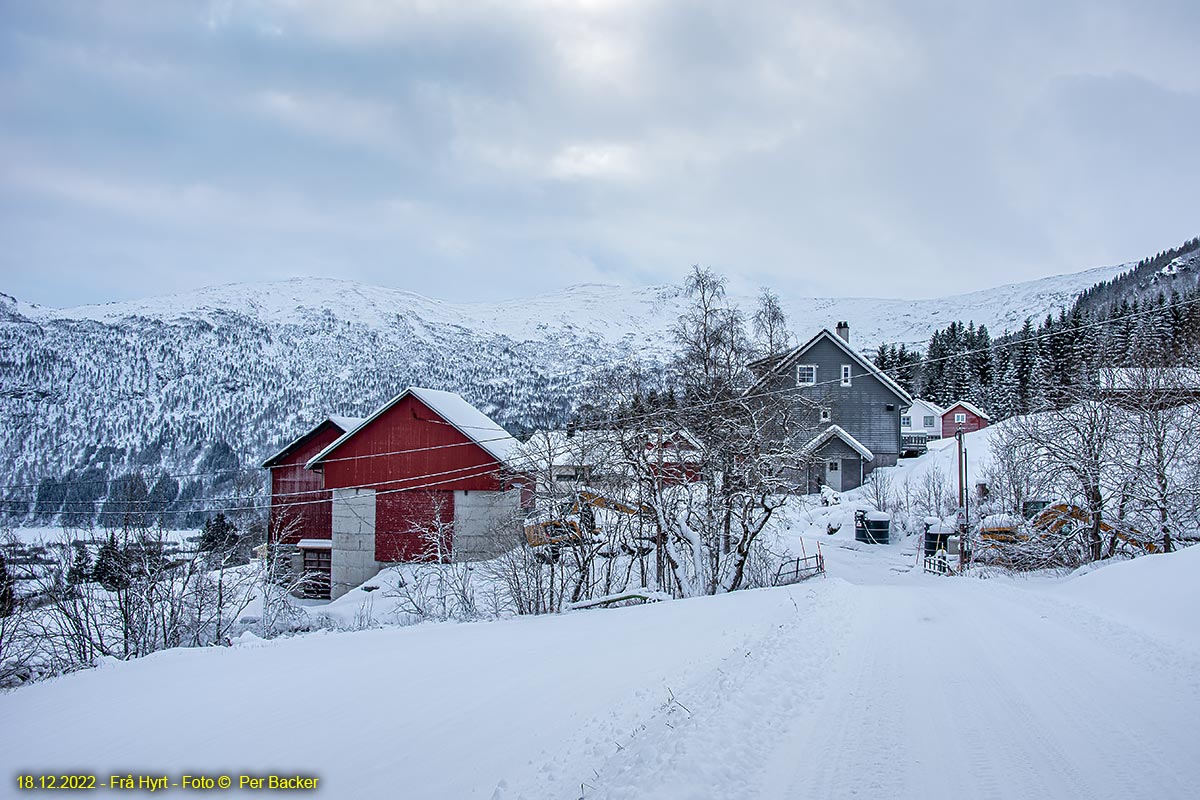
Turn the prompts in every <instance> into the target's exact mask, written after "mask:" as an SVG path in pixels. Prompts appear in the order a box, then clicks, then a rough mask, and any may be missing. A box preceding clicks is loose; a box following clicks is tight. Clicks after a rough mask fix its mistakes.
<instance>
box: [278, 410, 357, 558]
mask: <svg viewBox="0 0 1200 800" xmlns="http://www.w3.org/2000/svg"><path fill="white" fill-rule="evenodd" d="M341 435H342V431H341V430H339V429H338V428H337V426H335V425H333V424H331V423H329V422H325V423H324V424H323V425H320V426H318V427H317V428H316V429H315V430H314V432H313V433H312V434H310V436H309V438H308V439H306V440H304V441H301V442H300V443H299V444H298V445H297V446H296V448H295V449H294V450H292V452H290V453H288V454H287V455H286V456H285V457H284V458H283V460H282V461H280V462H279V463H278V464H276V465H275V466H273V467H271V528H270V539H271V541H272V542H277V541H282V542H284V543H285V544H295V543H296V542H298V541H300V540H301V539H329V538H331V536H332V505H331V498H330V493H329V492H328V491H325V486H324V483H323V481H322V476H321V473H319V472H313V471H311V470H307V469H305V468H304V464H305V463H306V462H307V461H308V460H309V459H310V458H312V457H313V456H315V455H316V454H317V453H319V452H321V451H322V450H324V449H325V448H326V447H328V446H329V445H331V444H333V442H334V440H335V439H337V438H338V437H339V436H341ZM314 500H317V501H320V502H317V503H314V502H312V501H314Z"/></svg>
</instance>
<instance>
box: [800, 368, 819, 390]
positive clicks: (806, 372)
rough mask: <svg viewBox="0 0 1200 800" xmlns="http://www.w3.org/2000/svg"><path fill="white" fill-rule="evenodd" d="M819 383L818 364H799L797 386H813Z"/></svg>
mask: <svg viewBox="0 0 1200 800" xmlns="http://www.w3.org/2000/svg"><path fill="white" fill-rule="evenodd" d="M816 382H817V365H816V364H799V365H797V366H796V385H797V386H812V385H813V384H814V383H816Z"/></svg>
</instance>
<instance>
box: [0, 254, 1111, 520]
mask: <svg viewBox="0 0 1200 800" xmlns="http://www.w3.org/2000/svg"><path fill="white" fill-rule="evenodd" d="M1127 267H1128V265H1120V266H1115V267H1101V268H1097V269H1092V270H1087V271H1084V272H1081V273H1074V274H1071V275H1065V276H1052V277H1049V278H1043V279H1040V280H1038V281H1033V282H1026V283H1021V284H1010V285H1008V286H1003V287H998V288H997V289H993V290H982V291H977V292H970V293H966V294H963V295H958V296H952V297H949V298H934V299H926V300H917V301H908V300H888V299H879V298H796V297H793V298H790V299H789V298H785V300H784V306H785V308H786V309H787V310H788V312H789V314H790V327H791V329H792V330H793V331H794V332H795V334H796V335H797V337H798V338H807V336H808V335H809V334H811V333H812V332H814V331H815V330H816V329H819V328H821V327H829V326H832V325H833V324H834V323H835V322H836V321H837V320H841V319H846V320H849V321H850V323H851V326H852V341H853V343H854V345H855V346H856V347H857V348H859V349H860V350H866V349H868V348H870V347H871V346H873V345H877V344H879V343H881V342H892V341H896V342H907V343H910V344H914V345H923V344H924V342H925V341H927V339H928V337H929V335H930V334H931V333H932V331H933V330H934V329H935V328H941V327H945V325H947V324H949V322H951V321H954V320H957V319H964V320H965V319H974V320H975V322H976V324H979V323H981V322H982V323H984V324H987V325H988V326H989V328H993V329H994V330H996V332H999V330H1000V329H1003V328H1005V327H1012V328H1015V327H1017V326H1018V325H1019V324H1020V323H1021V322H1023V321H1024V319H1025V317H1026V316H1027V315H1030V314H1032V315H1034V316H1037V315H1040V314H1044V313H1045V312H1046V311H1047V310H1051V309H1054V308H1057V307H1060V306H1067V305H1069V304H1070V303H1071V302H1073V301H1074V298H1075V297H1076V296H1077V295H1078V294H1079V292H1081V291H1082V290H1084V289H1086V288H1087V287H1088V286H1090V285H1092V284H1095V283H1096V282H1097V281H1099V280H1102V279H1104V278H1105V277H1112V276H1113V275H1116V274H1118V273H1120V272H1121V271H1123V270H1125V269H1127ZM730 299H731V300H733V301H735V302H737V303H738V304H739V305H740V306H741V307H742V309H743V310H744V311H745V312H747V313H750V312H752V309H753V305H752V304H753V298H743V297H734V298H730ZM685 304H686V297H685V296H684V294H683V291H682V289H681V288H680V287H678V286H671V285H665V286H649V287H632V288H630V287H621V286H612V285H595V284H584V285H578V286H573V287H568V288H567V289H563V290H557V291H553V292H549V293H542V294H539V295H535V296H533V297H528V298H521V299H516V300H505V301H499V302H496V303H449V302H446V301H440V300H436V299H433V298H427V297H425V296H423V295H419V294H416V293H414V292H408V291H406V290H401V289H388V288H384V287H376V286H371V285H369V284H360V283H356V282H352V281H342V280H339V279H327V278H317V279H312V278H301V279H292V280H287V281H275V282H254V283H242V284H226V285H222V286H215V287H208V288H206V289H200V290H195V291H192V292H189V293H180V294H174V295H166V296H161V297H157V298H147V299H144V300H136V301H121V302H116V303H109V304H103V305H92V306H80V307H75V308H68V309H52V308H48V307H45V306H37V305H33V304H30V303H25V302H23V301H21V300H19V299H11V298H8V297H7V296H6V297H4V298H0V486H6V487H10V488H9V489H8V490H6V491H5V492H4V493H3V495H2V496H0V499H2V500H3V501H4V504H3V508H4V509H5V510H6V511H7V512H8V520H9V521H10V522H14V521H15V522H18V523H27V522H33V523H35V524H50V523H52V522H58V523H60V524H63V523H64V522H69V523H70V524H73V525H81V526H82V525H87V524H92V523H94V522H95V521H96V520H97V519H102V518H103V517H98V516H97V515H96V514H95V513H93V512H94V511H96V510H101V509H103V508H108V507H109V506H110V504H111V503H113V502H114V499H113V496H112V491H116V489H113V490H112V491H108V492H107V494H106V492H105V491H104V489H106V488H108V487H109V486H119V487H121V489H120V491H122V492H124V493H125V494H129V495H132V496H137V497H142V496H146V497H153V498H156V500H155V502H156V503H157V504H158V505H157V507H159V508H160V509H161V510H162V514H163V516H162V520H163V522H164V524H167V525H168V526H169V527H191V526H195V525H198V524H200V523H201V522H202V521H203V514H202V513H201V511H200V510H201V509H203V508H204V507H205V506H204V505H203V503H202V501H203V499H204V498H206V497H215V496H221V495H230V494H235V493H240V492H243V491H246V489H245V487H244V486H241V484H240V483H239V482H244V481H245V480H247V475H249V478H248V480H250V483H252V484H253V483H255V482H257V483H258V484H259V485H261V473H256V472H255V470H256V468H257V466H258V464H259V463H260V461H261V459H262V457H263V456H264V455H265V454H267V453H270V452H273V451H274V450H275V449H278V447H279V445H280V444H282V443H283V442H286V441H290V440H291V439H294V438H295V436H296V435H297V434H298V433H300V432H302V431H303V430H305V429H306V428H307V427H308V426H310V425H312V424H313V423H314V422H315V421H318V420H320V419H322V418H324V417H325V416H327V415H328V414H330V413H338V414H345V415H349V416H363V415H365V414H367V413H369V412H370V411H371V410H372V409H374V408H375V407H376V406H378V404H380V403H382V402H384V401H385V400H387V399H388V398H389V397H392V396H394V395H395V394H396V393H397V391H399V390H400V389H402V388H404V387H405V386H408V385H421V386H428V387H430V388H433V389H447V390H451V391H456V392H458V393H460V394H462V395H463V396H464V397H465V398H466V399H467V400H468V401H469V402H471V403H473V404H475V405H476V406H478V407H479V408H480V409H482V410H483V411H484V412H485V413H488V414H489V415H491V416H493V417H494V418H495V419H496V420H497V421H499V422H500V423H502V424H504V425H506V426H507V427H509V428H510V429H511V430H513V431H520V430H529V429H534V428H539V427H555V426H561V425H562V424H563V423H564V422H565V421H566V419H567V418H568V417H569V414H570V412H571V410H572V409H573V407H574V404H575V402H576V398H577V396H578V392H579V389H580V387H581V386H582V384H583V382H584V380H585V379H586V377H587V375H588V374H589V373H591V372H592V371H594V370H596V369H598V368H601V367H605V366H609V365H612V364H614V363H619V362H628V361H630V360H633V359H638V360H643V361H646V362H648V363H649V364H650V365H651V366H653V365H655V364H657V365H660V366H661V364H663V363H664V362H665V360H666V359H667V358H668V356H669V352H670V346H671V344H670V343H671V336H670V330H671V327H672V326H673V325H674V323H675V322H676V320H677V318H678V316H679V314H680V313H681V312H682V310H683V309H684V307H685ZM201 471H204V472H207V473H211V476H210V477H197V478H187V479H184V480H176V479H174V478H168V477H165V475H167V474H170V475H188V474H191V473H195V472H201ZM131 475H133V476H135V477H133V478H130V479H129V480H128V481H125V478H126V477H127V476H131ZM138 475H142V476H144V478H142V477H136V476H138ZM85 477H86V479H87V480H90V481H92V484H91V485H92V486H96V485H97V484H96V481H99V482H100V483H99V485H100V486H101V487H102V488H101V489H99V490H89V489H86V488H80V487H81V486H83V483H82V481H83V480H84V478H85ZM118 479H119V480H121V481H125V482H124V483H120V482H118ZM139 481H140V482H141V483H139ZM29 484H32V485H36V486H37V488H36V490H34V489H29V488H23V487H24V485H29ZM143 484H144V485H143ZM151 484H153V486H152V487H151Z"/></svg>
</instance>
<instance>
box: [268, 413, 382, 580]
mask: <svg viewBox="0 0 1200 800" xmlns="http://www.w3.org/2000/svg"><path fill="white" fill-rule="evenodd" d="M361 422H362V419H360V418H356V417H340V416H331V417H329V418H328V419H325V420H323V421H321V422H320V423H318V424H317V425H316V427H314V428H313V429H312V430H310V431H308V432H307V433H305V434H304V435H303V436H301V437H300V438H298V439H296V440H294V441H292V442H290V443H289V444H287V445H286V446H285V447H284V448H283V449H282V450H280V451H279V452H278V453H276V454H275V455H273V456H271V457H270V458H268V459H267V460H266V461H264V462H263V464H262V466H263V469H266V470H269V471H270V474H271V517H270V525H269V527H268V530H267V537H268V540H269V541H270V543H271V544H289V545H296V546H297V549H298V550H299V559H298V563H296V564H295V565H294V566H295V568H296V569H303V570H304V571H305V572H306V573H308V574H311V575H313V576H314V586H312V587H310V589H311V590H312V591H313V593H314V594H317V595H327V594H328V593H329V589H328V573H329V561H330V548H331V546H332V541H331V539H332V537H333V534H332V528H331V524H332V519H333V514H332V502H331V494H330V492H329V491H328V490H326V489H325V485H324V482H323V481H322V479H321V473H319V472H313V471H311V470H308V469H305V466H304V465H305V464H306V463H308V461H309V459H311V458H312V457H313V456H315V455H316V454H317V453H319V452H321V451H322V450H324V449H325V448H326V447H328V446H329V445H331V444H333V443H334V442H335V441H337V440H338V438H339V437H341V436H342V435H344V434H345V433H346V432H347V431H349V430H352V429H354V428H356V427H357V426H358V425H359V424H360V423H361Z"/></svg>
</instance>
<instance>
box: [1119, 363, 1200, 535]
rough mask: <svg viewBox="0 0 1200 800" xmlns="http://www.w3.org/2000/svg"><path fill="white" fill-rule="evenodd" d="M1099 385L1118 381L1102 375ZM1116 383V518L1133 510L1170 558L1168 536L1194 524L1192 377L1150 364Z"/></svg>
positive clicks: (1196, 425) (1196, 451)
mask: <svg viewBox="0 0 1200 800" xmlns="http://www.w3.org/2000/svg"><path fill="white" fill-rule="evenodd" d="M1103 380H1104V381H1105V382H1106V383H1107V384H1110V385H1111V384H1113V383H1116V382H1117V380H1118V378H1117V376H1115V375H1106V376H1105V377H1104V379H1103ZM1119 381H1120V383H1121V384H1122V385H1121V389H1122V391H1121V393H1120V395H1119V402H1120V404H1121V406H1122V412H1123V413H1120V414H1118V423H1117V426H1116V428H1117V434H1118V436H1119V438H1120V440H1121V443H1122V447H1121V456H1122V457H1121V459H1120V463H1119V471H1120V473H1121V476H1122V480H1121V511H1122V512H1123V513H1122V514H1121V516H1125V515H1126V513H1127V509H1126V505H1127V504H1132V505H1134V506H1136V510H1133V511H1134V513H1135V514H1136V515H1137V516H1140V517H1141V518H1142V519H1143V520H1144V523H1145V525H1146V527H1147V528H1149V529H1152V530H1153V531H1154V538H1156V539H1157V540H1158V541H1159V542H1160V543H1161V546H1162V548H1163V549H1164V550H1165V551H1168V552H1169V551H1171V550H1173V549H1174V541H1175V538H1176V537H1175V535H1174V534H1173V531H1174V530H1179V529H1180V528H1181V527H1183V526H1185V525H1187V524H1188V523H1192V524H1194V521H1195V508H1196V503H1195V499H1196V491H1197V487H1196V486H1195V485H1193V482H1192V480H1191V479H1190V478H1191V476H1190V475H1189V474H1188V470H1187V465H1188V464H1194V463H1195V462H1196V460H1197V458H1198V457H1200V411H1198V409H1197V406H1196V405H1195V403H1194V400H1195V391H1196V388H1197V387H1196V383H1197V372H1196V370H1194V369H1187V368H1182V367H1179V366H1176V365H1168V364H1158V365H1154V364H1152V365H1149V366H1142V367H1137V368H1132V369H1125V370H1120V374H1119ZM1181 500H1183V502H1180V501H1181ZM1189 501H1190V502H1189ZM1112 544H1113V545H1115V540H1114V542H1113V543H1112Z"/></svg>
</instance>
